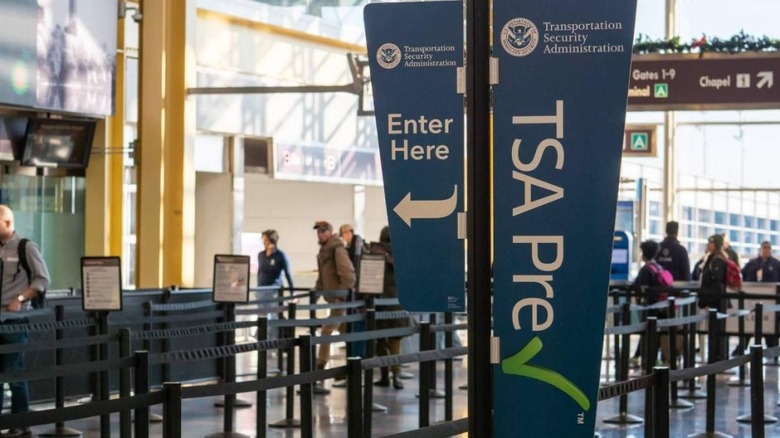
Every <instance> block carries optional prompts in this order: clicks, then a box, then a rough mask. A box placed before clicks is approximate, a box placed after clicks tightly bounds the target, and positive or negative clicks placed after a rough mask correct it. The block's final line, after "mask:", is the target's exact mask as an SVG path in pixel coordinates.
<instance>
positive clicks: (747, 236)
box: [743, 231, 756, 243]
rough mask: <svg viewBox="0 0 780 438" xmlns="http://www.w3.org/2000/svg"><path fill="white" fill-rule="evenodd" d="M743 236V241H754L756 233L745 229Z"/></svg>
mask: <svg viewBox="0 0 780 438" xmlns="http://www.w3.org/2000/svg"><path fill="white" fill-rule="evenodd" d="M743 238H744V241H745V243H756V233H755V232H753V231H746V232H745V233H744V234H743Z"/></svg>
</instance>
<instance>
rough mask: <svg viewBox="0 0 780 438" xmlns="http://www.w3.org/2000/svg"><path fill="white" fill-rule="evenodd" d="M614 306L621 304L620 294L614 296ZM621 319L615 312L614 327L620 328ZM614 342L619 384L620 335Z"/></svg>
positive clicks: (616, 375)
mask: <svg viewBox="0 0 780 438" xmlns="http://www.w3.org/2000/svg"><path fill="white" fill-rule="evenodd" d="M612 304H613V305H615V306H617V305H619V304H620V295H619V294H617V293H615V295H613V296H612ZM620 317H621V314H620V313H619V312H614V313H613V314H612V325H613V326H614V327H617V326H619V325H620V324H621V320H620ZM612 342H613V344H614V347H613V348H614V353H613V355H612V356H613V357H612V362H613V363H614V364H615V365H614V367H615V381H616V382H617V381H618V380H619V372H620V371H619V368H620V357H621V355H620V348H621V347H620V335H618V334H615V335H614V336H613V337H612Z"/></svg>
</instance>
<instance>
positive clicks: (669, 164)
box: [663, 0, 677, 222]
mask: <svg viewBox="0 0 780 438" xmlns="http://www.w3.org/2000/svg"><path fill="white" fill-rule="evenodd" d="M675 36H677V0H666V39H667V40H669V39H672V38H674V37H675ZM664 132H665V133H666V136H665V137H664V181H663V183H664V186H663V197H664V199H663V215H664V220H665V221H666V222H669V221H670V220H677V218H675V215H676V214H677V148H676V146H677V118H676V116H675V113H674V112H673V111H667V112H666V113H665V114H664Z"/></svg>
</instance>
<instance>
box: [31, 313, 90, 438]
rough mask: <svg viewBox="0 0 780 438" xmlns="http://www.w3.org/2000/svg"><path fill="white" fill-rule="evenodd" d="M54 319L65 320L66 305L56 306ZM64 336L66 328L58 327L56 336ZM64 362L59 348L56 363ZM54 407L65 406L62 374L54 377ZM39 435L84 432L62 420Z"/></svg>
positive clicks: (72, 437) (51, 437)
mask: <svg viewBox="0 0 780 438" xmlns="http://www.w3.org/2000/svg"><path fill="white" fill-rule="evenodd" d="M54 320H55V321H57V322H62V321H64V320H65V307H63V306H62V305H61V304H58V305H56V306H54ZM64 337H65V333H64V330H63V329H62V328H58V329H57V330H56V331H55V334H54V338H55V339H56V340H58V341H59V340H62V339H64ZM62 362H63V358H62V349H61V348H57V349H56V350H54V365H55V366H58V365H62ZM54 407H55V408H57V409H62V408H64V407H65V380H64V379H63V377H62V376H57V377H55V378H54ZM38 436H39V437H41V438H66V437H67V438H76V437H81V436H82V433H81V431H78V430H76V429H71V428H69V427H65V423H64V422H62V421H60V422H58V423H56V424H55V425H54V429H50V430H48V431H46V432H42V433H39V434H38Z"/></svg>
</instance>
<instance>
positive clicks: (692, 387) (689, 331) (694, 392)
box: [680, 294, 707, 400]
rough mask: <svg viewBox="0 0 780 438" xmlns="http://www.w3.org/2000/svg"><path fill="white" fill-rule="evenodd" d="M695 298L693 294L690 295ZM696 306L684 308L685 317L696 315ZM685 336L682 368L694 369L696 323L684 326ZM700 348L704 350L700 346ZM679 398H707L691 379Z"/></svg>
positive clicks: (694, 304)
mask: <svg viewBox="0 0 780 438" xmlns="http://www.w3.org/2000/svg"><path fill="white" fill-rule="evenodd" d="M692 295H694V296H696V295H695V294H692ZM696 309H697V304H696V303H691V304H689V305H688V306H686V310H687V315H686V316H693V315H696V314H697V310H696ZM683 329H684V332H685V334H686V335H687V336H688V337H687V339H686V345H687V347H688V348H687V351H686V354H685V357H684V358H683V359H685V360H684V361H683V363H684V368H694V367H695V366H696V335H697V330H696V323H695V322H691V323H690V324H686V325H685V327H684V328H683ZM701 348H704V346H703V345H702V346H701ZM680 398H687V399H690V400H700V399H705V398H707V394H706V393H705V392H702V391H699V390H698V389H697V385H696V379H694V378H692V379H690V380H688V389H687V390H686V391H685V392H684V394H681V395H680Z"/></svg>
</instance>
